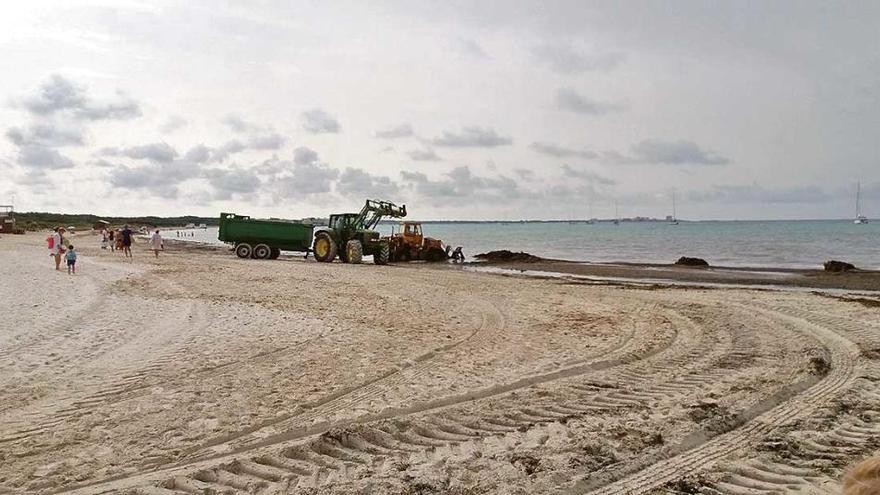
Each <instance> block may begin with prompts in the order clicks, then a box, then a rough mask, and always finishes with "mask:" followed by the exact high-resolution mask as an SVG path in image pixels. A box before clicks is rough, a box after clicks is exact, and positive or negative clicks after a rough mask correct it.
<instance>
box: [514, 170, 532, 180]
mask: <svg viewBox="0 0 880 495" xmlns="http://www.w3.org/2000/svg"><path fill="white" fill-rule="evenodd" d="M513 171H514V173H516V175H518V176H519V177H520V178H521V179H525V180H530V179H532V178H534V177H535V171H534V170H530V169H527V168H515V169H513Z"/></svg>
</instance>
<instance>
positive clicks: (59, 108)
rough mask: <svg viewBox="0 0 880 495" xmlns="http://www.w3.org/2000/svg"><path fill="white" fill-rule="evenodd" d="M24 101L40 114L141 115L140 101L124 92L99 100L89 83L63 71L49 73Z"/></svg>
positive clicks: (103, 117)
mask: <svg viewBox="0 0 880 495" xmlns="http://www.w3.org/2000/svg"><path fill="white" fill-rule="evenodd" d="M20 104H21V106H22V107H24V108H25V109H26V110H28V111H29V112H30V113H31V114H33V115H35V116H37V117H50V116H53V115H56V114H64V115H66V116H68V117H71V118H75V119H82V120H127V119H131V118H134V117H140V115H141V109H140V105H139V104H138V103H137V102H136V101H134V100H133V99H131V98H129V97H128V96H126V95H124V94H123V93H120V92H117V93H116V94H115V95H114V98H112V99H110V100H106V101H97V100H95V99H93V98H92V97H90V96H89V95H88V92H87V91H86V89H85V87H83V86H80V85H78V84H75V83H74V82H72V81H70V80H69V79H66V78H65V77H63V76H61V75H59V74H52V75H51V76H49V78H48V80H46V81H44V82H43V83H42V84H41V85H40V86H39V87H38V88H36V91H34V92H33V93H32V94H30V95H27V96H24V97H23V98H21V100H20Z"/></svg>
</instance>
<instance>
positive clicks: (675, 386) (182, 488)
mask: <svg viewBox="0 0 880 495" xmlns="http://www.w3.org/2000/svg"><path fill="white" fill-rule="evenodd" d="M680 323H682V324H683V325H686V326H688V327H689V328H688V329H687V331H686V332H685V333H686V334H689V335H681V334H676V336H675V339H674V340H672V341H670V342H669V345H667V346H665V347H663V348H662V350H660V351H658V352H657V353H655V354H654V355H653V356H650V357H648V358H646V359H647V360H648V361H651V362H652V364H647V363H645V362H644V361H634V362H632V363H629V364H626V365H622V366H620V368H623V369H621V370H620V371H619V372H615V371H614V370H615V368H613V367H612V368H610V370H611V374H610V375H609V376H606V377H604V379H603V380H602V381H603V383H606V384H607V383H609V382H610V381H613V378H614V377H618V378H621V379H624V380H627V382H629V381H636V382H649V381H651V378H650V377H654V380H656V377H657V376H662V375H664V374H665V375H668V376H669V378H668V381H667V382H663V383H658V382H656V381H654V382H653V383H650V384H646V385H645V386H644V387H637V388H636V389H634V390H633V389H632V387H630V386H629V385H627V386H620V387H614V386H610V385H604V386H597V385H599V384H597V385H593V386H592V387H585V386H583V385H575V387H577V388H576V389H569V390H576V393H575V394H574V395H571V394H569V395H567V396H564V397H555V396H553V395H551V396H549V397H546V398H545V401H546V402H540V403H539V402H535V403H531V404H527V405H525V406H524V405H522V404H521V403H520V401H519V400H517V399H511V400H509V401H508V404H507V405H506V407H503V408H496V409H502V410H497V411H496V410H493V411H492V412H491V413H489V414H485V413H484V414H480V415H475V414H467V413H464V414H462V413H459V412H455V409H449V408H448V407H444V408H441V409H440V410H439V411H437V412H434V413H430V414H428V415H427V416H424V415H423V416H420V417H417V418H412V419H399V420H393V421H379V422H378V423H370V424H359V425H357V426H356V427H346V428H341V429H340V428H336V429H331V430H330V431H329V432H326V433H324V434H322V435H321V436H320V437H318V438H315V439H313V440H311V441H309V442H307V443H306V444H299V445H293V446H290V447H287V448H283V449H281V450H280V451H279V450H276V451H275V452H271V453H262V454H258V455H253V456H250V457H249V458H246V459H234V460H232V461H231V462H228V461H227V462H226V463H219V464H216V463H215V464H214V465H213V466H210V467H206V468H202V469H200V470H197V471H195V472H194V473H192V474H190V475H178V476H172V477H170V478H169V479H167V480H166V481H165V482H163V483H162V484H160V485H159V486H142V487H139V488H137V489H135V493H145V494H154V493H164V494H170V493H174V494H180V493H211V491H212V490H213V491H214V492H216V493H225V492H228V493H238V491H240V490H241V491H244V492H247V493H262V492H264V491H267V492H272V493H275V492H276V491H283V490H284V489H286V488H289V487H290V486H294V485H296V486H300V487H313V488H318V487H320V486H323V485H326V484H328V483H334V482H336V481H346V480H347V479H348V478H350V477H351V476H354V473H350V472H349V471H351V470H352V468H354V467H357V466H359V465H371V466H377V465H382V464H387V463H390V462H394V461H395V460H399V459H401V458H404V459H405V458H406V457H407V456H412V455H424V456H427V457H428V458H431V457H436V458H440V457H442V456H443V455H444V454H443V449H449V448H451V447H453V446H456V445H461V444H463V443H468V444H469V445H470V444H472V443H473V442H475V441H482V440H485V439H487V438H489V437H494V436H498V435H508V434H517V432H519V431H524V430H527V429H529V428H532V427H534V426H535V425H540V424H546V423H550V422H554V421H564V420H566V419H567V418H572V417H575V416H578V415H584V414H591V413H595V412H597V411H602V410H606V411H607V410H614V409H619V408H621V407H633V405H637V406H640V407H647V400H649V398H651V397H654V396H661V397H664V398H666V399H671V398H674V397H676V396H683V395H687V394H688V393H689V392H691V391H693V390H695V389H698V388H700V387H705V386H708V385H709V384H712V383H717V382H718V381H721V380H722V377H720V376H719V374H718V372H717V370H715V369H714V364H716V363H717V362H718V361H719V360H720V359H724V358H726V357H728V356H729V355H739V354H738V353H740V352H742V350H743V349H744V348H746V347H748V346H749V344H750V342H749V341H748V338H746V336H743V335H729V336H721V338H720V339H719V338H715V337H713V336H711V335H708V334H707V333H706V332H700V331H699V329H698V328H696V325H694V323H693V322H691V321H680ZM694 337H696V338H697V340H696V341H695V342H689V339H691V338H694ZM728 337H729V338H728ZM686 343H691V344H696V345H695V346H694V347H693V348H688V346H687V345H679V344H686ZM719 348H721V349H722V350H721V351H720V352H719ZM684 369H691V370H693V372H690V373H688V372H686V373H684V374H682V371H683V370H684ZM700 370H702V371H700ZM726 374H727V375H728V376H727V378H730V376H729V375H730V373H729V372H727V373H726ZM633 377H635V378H633ZM548 378H549V377H548ZM575 378H578V375H575V376H574V377H569V378H563V379H568V381H572V380H574V379H575ZM545 383H546V382H545ZM606 387H608V388H606ZM619 390H624V391H625V394H631V395H630V398H627V397H626V396H625V395H623V394H619ZM596 392H598V393H596ZM640 394H641V395H640ZM635 396H639V397H638V398H635ZM554 397H555V398H554ZM603 399H604V400H603ZM454 405H455V403H453V404H451V406H454ZM436 449H440V450H439V451H435V450H436ZM429 462H430V461H429Z"/></svg>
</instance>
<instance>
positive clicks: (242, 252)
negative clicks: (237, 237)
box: [235, 242, 254, 259]
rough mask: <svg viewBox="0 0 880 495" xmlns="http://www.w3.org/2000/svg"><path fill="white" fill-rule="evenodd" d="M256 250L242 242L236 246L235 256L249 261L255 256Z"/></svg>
mask: <svg viewBox="0 0 880 495" xmlns="http://www.w3.org/2000/svg"><path fill="white" fill-rule="evenodd" d="M253 252H254V248H252V247H251V245H250V244H248V243H246V242H241V243H239V244H236V245H235V255H236V256H238V257H239V258H242V259H247V258H250V257H251V254H253Z"/></svg>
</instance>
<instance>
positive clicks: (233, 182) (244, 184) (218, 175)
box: [205, 167, 261, 200]
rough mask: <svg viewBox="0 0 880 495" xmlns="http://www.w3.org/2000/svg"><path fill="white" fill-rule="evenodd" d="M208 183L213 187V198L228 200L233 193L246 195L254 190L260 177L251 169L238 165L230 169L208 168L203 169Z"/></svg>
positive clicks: (258, 186)
mask: <svg viewBox="0 0 880 495" xmlns="http://www.w3.org/2000/svg"><path fill="white" fill-rule="evenodd" d="M205 177H206V178H207V179H208V183H209V184H210V185H211V186H212V187H213V188H214V199H220V200H228V199H232V197H233V195H248V194H252V193H254V192H256V191H257V190H258V189H259V188H260V185H261V182H260V178H259V177H257V174H256V173H254V171H252V170H244V169H241V168H239V167H233V168H232V169H229V170H227V169H208V170H206V171H205Z"/></svg>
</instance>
